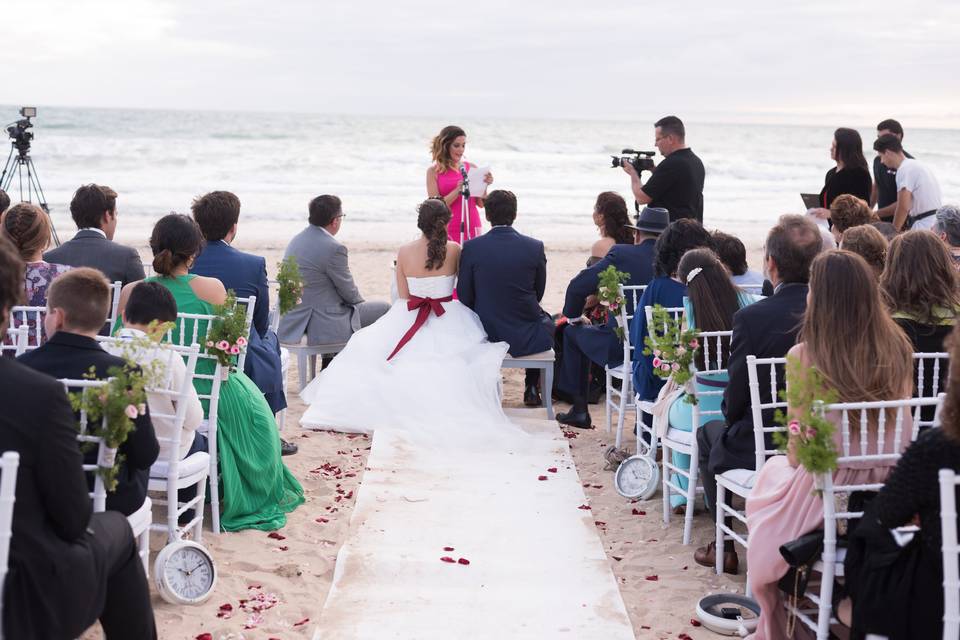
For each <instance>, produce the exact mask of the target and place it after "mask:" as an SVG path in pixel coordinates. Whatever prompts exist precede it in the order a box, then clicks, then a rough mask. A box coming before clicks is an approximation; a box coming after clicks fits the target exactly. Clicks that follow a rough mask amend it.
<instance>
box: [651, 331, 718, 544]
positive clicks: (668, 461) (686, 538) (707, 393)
mask: <svg viewBox="0 0 960 640" xmlns="http://www.w3.org/2000/svg"><path fill="white" fill-rule="evenodd" d="M732 333H733V332H732V331H702V332H700V333H698V334H697V340H698V342H699V343H700V350H701V354H702V356H703V366H701V367H695V366H694V367H692V368H693V369H694V377H693V379H692V380H691V382H690V383H688V385H687V388H686V393H688V394H690V395H691V397H692V398H694V399H695V400H696V404H693V405H692V406H691V411H690V413H691V420H690V431H684V430H682V429H679V428H676V427H672V426H671V427H669V428H668V429H667V431H666V433H665V434H664V435H663V437H662V438H660V446H661V448H662V449H663V462H662V464H663V473H662V474H661V475H660V479H661V482H662V484H663V493H662V501H663V522H664V524H669V523H670V512H671V508H670V498H671V496H673V495H674V494H680V495H683V496H684V497H685V498H686V501H687V503H686V508H685V510H684V522H683V544H690V534H691V531H692V530H693V512H694V503H695V502H696V497H697V493H698V492H702V489H701V488H699V487H697V478H698V476H699V462H698V461H699V446H698V444H697V429H699V428H700V422H701V420H703V419H704V418H706V419H710V420H716V419H719V420H723V412H722V411H721V410H720V401H721V400H722V398H723V390H724V388H725V387H726V386H727V385H726V379H727V360H728V359H729V357H730V336H731V335H732ZM680 402H685V400H680ZM707 403H709V405H710V406H711V407H713V406H714V405H715V408H709V409H705V408H704V407H703V405H704V404H707ZM671 453H678V454H683V455H687V456H689V458H690V460H689V464H688V467H687V468H686V469H684V468H682V466H678V465H677V464H674V462H673V459H672V457H671ZM671 473H673V474H676V476H678V477H677V478H674V477H672V475H671ZM680 478H683V479H685V480H686V485H687V486H686V487H684V486H683V484H682V483H681V481H680Z"/></svg>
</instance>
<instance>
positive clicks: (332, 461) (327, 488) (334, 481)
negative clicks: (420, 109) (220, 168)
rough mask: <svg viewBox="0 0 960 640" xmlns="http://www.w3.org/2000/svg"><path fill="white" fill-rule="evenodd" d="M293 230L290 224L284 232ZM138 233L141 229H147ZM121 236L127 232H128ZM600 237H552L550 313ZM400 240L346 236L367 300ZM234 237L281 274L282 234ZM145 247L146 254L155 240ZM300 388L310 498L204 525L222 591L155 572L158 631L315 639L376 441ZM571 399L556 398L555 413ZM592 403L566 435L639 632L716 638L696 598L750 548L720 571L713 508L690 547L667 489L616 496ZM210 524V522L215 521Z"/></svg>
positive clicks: (729, 587) (174, 635) (384, 280)
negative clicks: (278, 523) (258, 519)
mask: <svg viewBox="0 0 960 640" xmlns="http://www.w3.org/2000/svg"><path fill="white" fill-rule="evenodd" d="M258 231H259V230H258ZM272 231H274V233H276V230H272ZM130 235H131V236H133V234H132V233H131V234H130ZM279 235H280V234H277V236H279ZM290 235H291V234H290V233H285V234H283V237H285V238H289V237H290ZM135 237H138V238H144V237H145V234H140V233H138V234H136V236H135ZM118 239H119V240H121V241H123V240H124V237H123V236H122V235H121V237H120V238H118ZM127 240H129V241H132V242H131V244H133V245H134V246H137V244H138V243H137V242H136V241H133V240H134V237H129V238H127ZM591 240H592V239H589V238H588V239H586V240H585V241H584V242H583V243H581V244H554V243H549V244H548V278H547V290H546V295H545V296H544V302H543V306H544V308H545V309H546V310H547V311H549V312H551V313H557V312H559V311H560V309H561V307H562V304H563V294H564V291H565V288H566V284H567V283H568V282H569V280H570V278H571V277H573V276H574V275H575V274H576V273H577V272H578V271H579V270H580V269H581V268H582V266H583V264H584V262H585V260H586V258H587V255H588V253H589V244H590V241H591ZM745 242H746V243H747V246H748V251H749V254H750V263H751V264H750V266H751V268H755V269H759V268H760V266H761V265H760V263H759V250H760V244H761V242H762V239H758V238H756V237H755V238H752V239H751V238H747V239H745ZM398 244H399V243H394V244H388V243H369V242H368V243H364V242H352V241H348V242H347V245H348V247H349V249H350V265H351V269H352V271H353V274H354V277H355V279H356V281H357V284H358V286H359V288H360V290H361V293H362V294H363V295H364V297H365V298H367V299H383V300H387V299H389V291H390V264H391V261H392V259H393V256H394V255H395V253H396V248H397V245H398ZM236 246H237V247H238V248H240V249H242V250H246V251H250V252H253V253H257V254H259V255H263V256H265V257H266V258H267V268H268V271H269V273H270V275H271V276H273V275H274V274H275V272H276V264H277V262H278V261H279V260H280V258H281V257H282V252H283V248H284V246H285V241H283V240H282V239H281V238H280V237H274V235H273V234H271V233H270V232H269V231H267V230H264V233H262V234H261V233H254V230H252V229H251V230H245V232H244V234H243V235H242V236H241V237H240V238H238V241H237V242H236ZM138 248H139V249H140V250H141V252H142V254H143V256H144V257H145V258H146V257H147V255H148V252H147V249H146V246H143V245H141V246H139V247H138ZM522 375H523V374H522V372H520V371H518V370H508V371H506V372H505V385H504V392H505V398H504V404H505V406H508V407H519V406H522V392H523V378H522ZM296 387H297V374H296V369H295V363H294V367H292V369H291V371H290V374H289V379H288V390H289V392H290V393H289V395H288V400H289V403H290V407H289V409H288V411H287V417H286V427H285V431H284V432H283V434H282V435H283V437H284V438H286V439H288V440H290V441H292V442H295V443H296V444H297V445H298V446H299V447H300V452H299V453H298V454H297V455H294V456H290V457H286V458H284V462H285V463H286V464H287V465H288V466H289V468H290V470H291V471H292V472H293V473H294V475H296V477H297V478H298V479H299V480H300V482H301V483H302V484H303V487H304V490H305V494H306V503H305V504H304V505H302V506H301V507H300V508H299V509H297V510H296V511H295V512H294V513H292V514H290V516H289V518H288V523H287V526H286V527H285V528H283V529H282V530H280V531H278V532H276V533H277V534H278V535H274V536H273V537H271V535H269V534H268V533H267V532H261V531H243V532H239V533H223V534H220V535H214V534H212V533H209V532H205V533H204V537H203V543H204V544H205V545H206V546H207V547H208V548H209V549H210V551H211V553H212V554H213V556H214V558H215V560H216V562H217V567H218V571H219V578H218V583H217V588H216V591H215V592H214V594H213V596H212V597H211V598H210V599H209V600H208V601H207V602H206V603H204V604H202V605H199V606H193V607H181V606H173V605H170V604H167V603H166V602H164V601H163V600H161V599H160V597H159V596H158V595H157V594H156V591H155V587H153V586H152V583H153V576H152V575H151V589H152V590H153V591H154V593H153V603H154V609H155V614H156V619H157V625H158V634H159V637H160V638H163V639H170V640H193V639H195V638H198V637H201V638H204V637H206V636H203V635H202V634H205V633H208V634H210V638H212V640H225V639H227V638H233V639H240V638H249V639H252V638H280V639H287V638H310V637H311V636H312V634H313V630H314V628H315V625H316V621H317V619H318V618H319V613H320V610H321V608H322V606H323V602H324V599H325V597H326V594H327V591H328V590H329V588H330V584H331V580H332V578H333V567H334V563H335V559H336V554H337V550H338V549H339V548H340V546H341V544H342V543H343V541H344V537H345V536H346V533H347V531H348V522H349V518H350V513H351V510H352V508H353V502H354V498H355V496H356V494H357V491H358V490H359V489H360V488H361V485H362V482H363V470H364V464H365V460H366V456H367V451H368V448H369V446H370V441H369V440H368V439H367V438H366V437H363V436H348V435H344V434H333V433H317V432H306V431H301V430H300V428H299V425H298V419H299V416H300V415H301V414H302V413H303V410H304V405H303V403H302V402H301V401H300V399H299V397H298V396H297V393H296ZM566 408H567V407H566V406H564V405H557V409H558V410H566ZM590 411H591V415H592V417H593V420H594V424H595V425H596V426H597V428H595V429H593V430H579V429H568V430H567V431H568V433H569V434H570V440H569V442H570V445H571V448H572V452H573V456H574V459H575V461H576V466H577V470H578V472H579V474H580V479H581V481H582V483H583V484H584V486H585V487H586V489H585V491H586V493H587V496H588V498H589V504H590V508H591V512H592V514H593V516H594V518H595V520H596V521H597V527H598V528H599V530H600V536H601V539H602V541H603V544H604V547H605V549H606V550H607V555H608V557H609V558H610V565H611V567H612V569H613V572H614V575H615V576H616V578H617V580H618V582H619V585H620V590H621V593H622V595H623V599H624V602H625V603H626V607H627V611H628V613H629V615H630V618H631V621H632V623H633V628H634V631H635V633H636V635H637V637H638V638H682V637H683V635H682V634H687V635H688V636H689V637H690V638H695V639H700V638H712V637H716V636H715V635H714V634H712V633H711V632H708V631H706V630H705V629H703V628H702V627H697V626H695V625H694V624H692V622H691V619H692V618H693V617H694V611H695V607H696V603H697V601H698V600H699V599H700V598H701V597H703V596H705V595H707V594H709V593H716V592H718V591H728V592H730V591H734V592H738V593H743V588H744V572H743V561H744V558H743V556H744V554H743V553H741V574H740V575H739V576H732V577H731V576H722V577H718V576H716V575H715V574H714V572H713V570H712V569H707V568H705V567H701V566H699V565H697V564H696V563H695V562H694V560H693V552H694V550H695V549H696V548H697V547H698V546H700V545H701V544H705V543H706V542H708V541H710V540H713V536H714V530H713V526H712V523H711V521H710V520H709V517H708V516H707V515H706V514H705V513H698V515H697V516H696V517H695V519H694V529H693V541H692V543H691V544H690V545H689V546H684V545H682V544H681V534H682V517H677V516H674V517H672V518H671V523H670V525H669V526H665V525H663V523H662V508H661V503H660V495H659V492H658V493H657V494H656V495H655V496H654V498H653V499H652V500H650V501H646V502H636V503H631V502H630V501H629V500H626V499H624V498H622V497H621V496H619V495H618V494H617V493H616V491H615V490H614V487H613V473H612V471H610V470H605V468H604V467H605V465H606V462H605V460H604V459H603V453H604V451H605V449H606V448H607V447H608V446H609V445H611V444H613V433H612V432H611V433H606V432H605V431H604V430H603V415H604V414H603V406H602V404H600V405H594V406H591V408H590ZM628 433H629V431H628ZM626 446H627V447H628V448H631V449H633V447H634V446H635V444H634V439H633V437H632V436H629V437H626ZM327 463H328V464H329V465H332V466H334V467H337V468H338V469H339V471H340V473H339V474H334V473H331V472H330V471H324V469H322V468H321V467H322V466H323V465H325V464H327ZM327 468H328V469H329V468H330V467H327ZM205 524H206V526H207V527H209V519H208V521H207V523H205ZM281 536H282V539H281V538H280V537H281ZM163 543H164V538H163V536H158V535H155V536H154V538H153V541H152V549H153V551H154V553H153V555H152V557H151V562H152V561H153V559H154V558H155V556H156V552H157V551H158V550H159V549H160V548H161V547H162V545H163ZM152 570H153V567H152V565H151V572H152ZM521 570H522V568H521V567H518V571H521ZM273 596H275V604H274V597H273ZM226 605H229V606H230V609H229V610H227V609H226ZM264 606H268V608H265V609H263V610H261V611H259V613H258V611H257V609H258V608H262V607H264ZM221 607H223V609H221ZM357 615H363V611H357ZM218 616H219V617H218ZM246 627H250V628H246ZM99 637H100V636H99V635H98V632H95V631H94V630H91V631H90V632H88V633H87V634H85V635H84V638H90V639H91V640H93V639H94V638H99Z"/></svg>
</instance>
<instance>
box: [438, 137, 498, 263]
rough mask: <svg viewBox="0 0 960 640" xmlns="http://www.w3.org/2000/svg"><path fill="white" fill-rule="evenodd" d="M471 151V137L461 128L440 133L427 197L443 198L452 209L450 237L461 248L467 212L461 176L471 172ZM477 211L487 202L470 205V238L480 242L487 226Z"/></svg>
mask: <svg viewBox="0 0 960 640" xmlns="http://www.w3.org/2000/svg"><path fill="white" fill-rule="evenodd" d="M466 149H467V134H466V133H464V131H463V129H461V128H460V127H457V126H454V125H449V126H446V127H444V128H443V129H441V130H440V133H439V134H438V135H437V136H436V137H435V138H434V139H433V142H432V143H431V147H430V152H431V154H432V156H433V164H432V165H431V166H430V168H429V169H427V195H428V196H429V197H431V198H436V197H439V198H443V201H444V202H445V203H446V204H447V206H448V207H450V213H451V214H453V217H452V218H451V219H450V224H448V225H447V236H448V237H449V238H450V239H451V240H453V241H454V242H457V243H459V244H463V240H461V238H460V226H461V215H462V211H463V208H462V207H463V203H462V200H463V199H462V197H461V195H460V187H461V185H462V184H463V177H462V175H461V173H460V170H461V168H463V169H465V170H467V171H469V170H470V167H471V164H470V163H469V162H464V161H463V153H464V151H466ZM485 182H486V183H487V184H491V183H493V176H492V175H491V174H487V177H486V180H485ZM477 207H483V198H480V197H477V196H470V198H469V199H468V201H467V213H468V217H467V237H466V238H465V240H469V239H470V238H476V237H477V236H478V235H480V234H481V233H483V223H482V222H481V221H480V213H479V212H478V211H477Z"/></svg>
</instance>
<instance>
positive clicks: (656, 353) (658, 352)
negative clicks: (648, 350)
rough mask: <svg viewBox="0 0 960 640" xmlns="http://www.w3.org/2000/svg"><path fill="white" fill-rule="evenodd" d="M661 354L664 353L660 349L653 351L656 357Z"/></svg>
mask: <svg viewBox="0 0 960 640" xmlns="http://www.w3.org/2000/svg"><path fill="white" fill-rule="evenodd" d="M661 353H663V352H662V351H660V349H654V350H653V355H655V356H659V355H660V354H661Z"/></svg>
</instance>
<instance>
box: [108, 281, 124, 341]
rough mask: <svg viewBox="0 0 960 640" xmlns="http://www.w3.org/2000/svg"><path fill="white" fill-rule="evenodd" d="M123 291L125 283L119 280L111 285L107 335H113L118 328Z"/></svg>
mask: <svg viewBox="0 0 960 640" xmlns="http://www.w3.org/2000/svg"><path fill="white" fill-rule="evenodd" d="M121 289H123V283H122V282H120V281H119V280H115V281H114V282H112V283H111V284H110V316H109V317H108V318H107V335H110V334H111V333H113V328H114V327H115V326H117V318H119V317H120V290H121Z"/></svg>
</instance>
